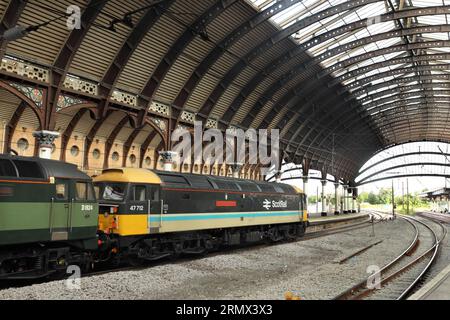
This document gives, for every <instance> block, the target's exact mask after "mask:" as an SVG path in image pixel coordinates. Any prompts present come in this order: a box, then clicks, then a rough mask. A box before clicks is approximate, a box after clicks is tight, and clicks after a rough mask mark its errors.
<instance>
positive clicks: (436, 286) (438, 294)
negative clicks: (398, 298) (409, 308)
mask: <svg viewBox="0 0 450 320" xmlns="http://www.w3.org/2000/svg"><path fill="white" fill-rule="evenodd" d="M408 300H450V265H448V266H447V267H446V268H445V269H444V270H442V271H441V272H440V273H439V274H438V275H437V276H436V277H434V278H433V279H432V280H431V281H429V282H427V283H426V284H425V285H424V286H423V287H422V288H420V290H419V291H417V292H416V293H414V294H413V295H411V296H410V297H409V298H408Z"/></svg>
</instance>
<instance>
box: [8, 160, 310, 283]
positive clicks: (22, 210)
mask: <svg viewBox="0 0 450 320" xmlns="http://www.w3.org/2000/svg"><path fill="white" fill-rule="evenodd" d="M307 218H308V216H307V212H306V206H305V195H304V194H303V193H302V191H301V190H299V189H297V188H295V187H293V186H290V185H287V184H281V183H268V182H260V181H250V180H244V179H234V178H227V177H218V176H205V175H198V174H186V173H178V172H165V171H155V170H148V169H132V168H120V169H106V170H104V171H103V173H102V174H101V175H99V176H97V177H95V178H94V181H92V179H91V178H90V177H89V176H88V175H86V174H85V173H83V172H81V171H79V170H78V169H77V167H76V166H75V165H72V164H68V163H64V162H60V161H54V160H46V159H41V158H25V157H18V156H10V155H0V279H19V278H22V279H23V278H38V277H44V276H51V275H52V274H60V273H65V270H66V268H67V266H69V265H78V266H80V267H81V268H82V269H83V270H88V269H89V268H92V267H93V266H94V264H96V263H98V262H105V261H106V262H108V263H109V262H111V263H116V264H117V263H122V262H125V263H132V264H141V263H142V262H144V261H149V260H150V261H151V260H156V259H160V258H164V257H169V256H170V257H176V256H178V255H179V254H203V253H206V252H208V251H210V250H215V249H218V248H221V247H224V246H231V245H239V244H246V243H253V242H260V241H264V240H265V241H273V242H276V241H280V240H285V239H295V238H297V237H301V236H302V235H303V234H304V232H305V229H306V226H307V223H308V219H307Z"/></svg>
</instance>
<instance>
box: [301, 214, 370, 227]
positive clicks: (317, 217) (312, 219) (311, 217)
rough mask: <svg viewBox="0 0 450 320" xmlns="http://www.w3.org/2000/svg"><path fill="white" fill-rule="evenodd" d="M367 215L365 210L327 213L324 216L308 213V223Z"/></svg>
mask: <svg viewBox="0 0 450 320" xmlns="http://www.w3.org/2000/svg"><path fill="white" fill-rule="evenodd" d="M366 216H368V213H367V212H361V213H345V214H339V215H336V216H335V215H334V214H329V215H328V216H326V217H321V216H320V213H319V214H310V215H309V222H310V224H312V225H314V224H323V223H326V222H333V221H345V220H353V219H358V218H363V217H366Z"/></svg>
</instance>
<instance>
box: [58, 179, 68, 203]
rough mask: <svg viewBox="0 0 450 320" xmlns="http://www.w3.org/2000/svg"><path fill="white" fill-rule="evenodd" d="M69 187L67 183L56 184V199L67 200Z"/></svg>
mask: <svg viewBox="0 0 450 320" xmlns="http://www.w3.org/2000/svg"><path fill="white" fill-rule="evenodd" d="M68 191H69V190H68V188H67V184H65V183H58V184H57V185H56V199H58V200H67V198H68Z"/></svg>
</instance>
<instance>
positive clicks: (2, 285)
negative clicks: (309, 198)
mask: <svg viewBox="0 0 450 320" xmlns="http://www.w3.org/2000/svg"><path fill="white" fill-rule="evenodd" d="M370 215H371V217H373V219H372V218H369V219H367V220H365V221H358V222H354V223H351V222H349V223H348V224H346V225H344V226H340V227H333V228H327V229H324V230H320V231H313V232H309V233H308V232H307V233H306V234H305V235H304V236H303V237H302V238H299V239H296V240H294V241H305V240H309V239H314V238H319V237H324V236H328V235H333V234H338V233H342V232H348V231H352V230H357V229H361V228H367V227H370V226H371V225H372V223H373V224H377V223H380V222H382V221H385V217H384V216H383V215H382V214H380V213H377V212H370ZM349 221H351V220H349ZM335 223H337V222H328V224H329V225H333V224H335ZM287 242H288V241H281V242H279V244H282V243H287ZM277 244H278V243H271V244H267V243H260V244H251V245H243V246H236V247H230V248H224V249H222V250H220V251H215V252H211V253H209V254H208V256H214V255H218V254H224V253H227V252H231V251H236V250H256V249H260V248H263V247H267V246H273V245H277ZM203 256H204V255H194V254H192V255H188V256H181V257H178V258H177V259H176V262H175V263H182V262H184V261H188V260H193V259H197V258H199V257H203ZM166 263H174V260H173V259H162V260H158V261H153V262H149V263H146V264H145V265H143V266H130V265H125V266H124V265H119V266H114V267H111V266H107V265H104V266H100V268H98V269H94V270H92V271H89V272H87V273H85V274H83V277H85V278H89V277H92V276H98V275H103V274H108V273H110V272H118V271H132V270H135V271H138V270H141V269H145V268H151V267H154V266H158V265H163V264H166ZM48 281H52V279H36V280H20V281H17V280H15V281H7V280H5V281H3V282H0V290H1V289H6V288H12V287H24V286H28V285H32V284H36V283H43V282H48Z"/></svg>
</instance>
